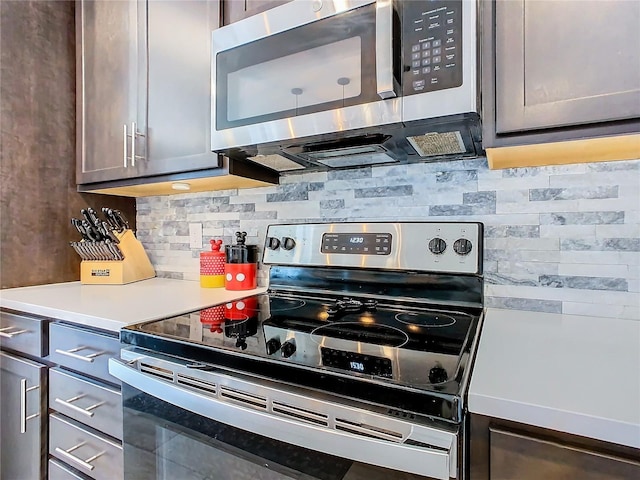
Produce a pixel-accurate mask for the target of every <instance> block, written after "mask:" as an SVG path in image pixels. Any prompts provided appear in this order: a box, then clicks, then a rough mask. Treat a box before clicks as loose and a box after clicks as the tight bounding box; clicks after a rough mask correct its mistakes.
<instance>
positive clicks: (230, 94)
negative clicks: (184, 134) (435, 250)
mask: <svg viewBox="0 0 640 480" xmlns="http://www.w3.org/2000/svg"><path fill="white" fill-rule="evenodd" d="M375 8H376V6H375V3H374V4H371V5H366V6H364V7H360V8H357V9H355V10H350V11H348V12H345V13H342V14H339V15H335V16H332V17H328V18H325V19H322V20H318V21H315V22H312V23H310V24H307V25H303V26H300V27H297V28H294V29H292V30H287V31H284V32H282V33H279V34H276V35H271V36H268V37H266V38H263V39H260V40H256V41H254V42H251V43H249V44H246V45H241V46H239V47H236V48H233V49H230V50H225V51H222V52H219V53H218V54H217V55H216V58H215V62H216V64H215V67H216V68H215V71H216V74H215V76H216V78H215V83H216V87H215V88H216V98H217V99H222V100H221V101H218V102H216V112H215V115H216V126H217V127H216V128H217V129H218V130H224V129H227V128H232V127H238V126H242V125H251V124H256V123H262V122H266V121H271V120H277V119H283V118H290V117H293V116H298V115H305V114H308V113H315V112H319V111H325V110H333V109H337V108H342V107H347V106H352V105H359V104H362V103H369V102H372V101H376V100H379V97H378V94H377V89H376V71H375V68H376V67H375V60H376V58H375V55H376V52H375V18H376V15H375Z"/></svg>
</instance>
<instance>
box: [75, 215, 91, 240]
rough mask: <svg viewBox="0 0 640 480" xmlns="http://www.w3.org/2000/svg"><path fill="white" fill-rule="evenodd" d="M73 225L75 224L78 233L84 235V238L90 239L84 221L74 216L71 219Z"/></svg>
mask: <svg viewBox="0 0 640 480" xmlns="http://www.w3.org/2000/svg"><path fill="white" fill-rule="evenodd" d="M71 225H73V226H74V227H75V229H76V230H77V231H78V233H79V234H80V235H82V239H83V240H89V237H88V236H87V234H86V232H85V230H84V227H83V226H82V221H81V220H78V219H77V218H72V219H71Z"/></svg>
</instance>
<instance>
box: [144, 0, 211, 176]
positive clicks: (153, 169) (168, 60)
mask: <svg viewBox="0 0 640 480" xmlns="http://www.w3.org/2000/svg"><path fill="white" fill-rule="evenodd" d="M147 8H148V24H147V28H148V52H149V56H148V82H149V83H148V119H147V120H148V123H147V125H148V128H147V132H146V133H147V151H146V159H145V160H143V161H142V165H143V167H142V168H143V173H144V175H145V176H148V175H159V174H167V173H176V172H187V171H190V170H200V169H205V168H216V167H218V166H219V164H218V157H217V155H215V154H213V153H212V152H211V31H212V30H215V29H216V28H218V26H219V22H220V4H219V2H218V1H214V0H209V1H206V0H187V1H182V2H172V1H169V2H168V1H159V0H149V1H148V4H147ZM146 79H147V76H145V77H144V79H141V81H146Z"/></svg>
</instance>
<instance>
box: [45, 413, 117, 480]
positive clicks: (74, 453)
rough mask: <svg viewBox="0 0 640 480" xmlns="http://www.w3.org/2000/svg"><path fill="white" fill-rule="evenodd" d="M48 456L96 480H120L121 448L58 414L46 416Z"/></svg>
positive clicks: (104, 437)
mask: <svg viewBox="0 0 640 480" xmlns="http://www.w3.org/2000/svg"><path fill="white" fill-rule="evenodd" d="M49 454H51V455H53V456H54V457H56V458H58V459H59V460H62V461H63V462H65V463H67V464H69V465H72V466H73V467H74V468H77V469H78V470H79V471H81V472H83V473H85V474H86V475H89V476H90V477H91V478H95V479H98V480H102V479H104V480H113V479H116V478H123V475H124V468H123V455H122V445H121V444H120V443H119V442H116V441H115V440H111V439H109V438H107V437H106V436H103V435H100V434H98V433H94V432H93V431H89V430H88V429H86V430H85V429H84V428H83V426H82V425H81V424H79V423H78V422H76V421H74V420H71V419H68V418H65V417H63V416H62V415H60V414H58V413H52V414H51V415H49Z"/></svg>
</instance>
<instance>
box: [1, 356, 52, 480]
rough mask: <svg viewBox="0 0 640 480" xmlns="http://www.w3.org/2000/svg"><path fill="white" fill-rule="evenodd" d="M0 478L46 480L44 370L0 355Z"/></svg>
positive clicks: (40, 366)
mask: <svg viewBox="0 0 640 480" xmlns="http://www.w3.org/2000/svg"><path fill="white" fill-rule="evenodd" d="M0 366H1V371H0V383H1V385H2V386H1V388H0V393H1V394H2V408H0V425H1V426H2V428H0V445H1V446H2V448H1V451H2V454H1V460H0V478H2V480H31V479H44V478H46V461H47V454H46V452H47V449H46V443H47V429H46V427H47V420H46V419H47V404H46V398H47V395H46V392H47V375H46V373H47V367H46V365H43V364H40V363H37V362H34V361H31V360H27V359H25V358H21V357H18V356H16V355H10V354H8V353H6V352H0Z"/></svg>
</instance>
